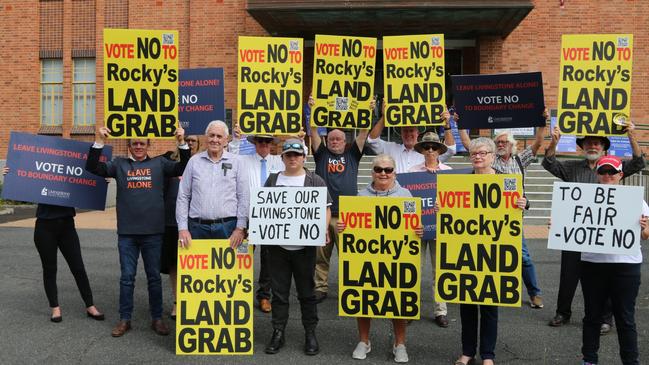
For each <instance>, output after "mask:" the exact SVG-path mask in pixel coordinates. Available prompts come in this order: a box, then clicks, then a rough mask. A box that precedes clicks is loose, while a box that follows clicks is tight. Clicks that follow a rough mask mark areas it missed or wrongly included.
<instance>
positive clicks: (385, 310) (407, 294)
mask: <svg viewBox="0 0 649 365" xmlns="http://www.w3.org/2000/svg"><path fill="white" fill-rule="evenodd" d="M420 207H421V198H376V197H356V196H341V197H340V219H341V220H342V221H343V222H345V224H346V228H345V230H344V231H343V232H342V233H340V234H339V237H338V239H339V241H338V242H339V243H338V245H339V246H338V248H339V250H338V252H339V256H338V257H339V262H340V264H339V265H338V268H339V269H338V286H339V289H340V300H339V302H338V315H339V316H343V317H371V318H404V319H419V307H420V304H419V297H420V286H421V285H420V282H421V277H420V273H419V265H420V251H421V250H420V249H421V245H420V241H419V237H417V235H416V234H415V228H416V227H418V226H420V225H421V208H420Z"/></svg>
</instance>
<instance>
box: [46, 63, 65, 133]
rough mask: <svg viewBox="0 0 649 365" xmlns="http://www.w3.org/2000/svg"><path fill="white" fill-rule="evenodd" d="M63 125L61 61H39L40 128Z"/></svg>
mask: <svg viewBox="0 0 649 365" xmlns="http://www.w3.org/2000/svg"><path fill="white" fill-rule="evenodd" d="M62 124H63V60H61V59H42V60H41V126H48V127H51V126H61V125H62Z"/></svg>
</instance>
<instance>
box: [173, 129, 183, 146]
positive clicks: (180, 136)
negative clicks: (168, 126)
mask: <svg viewBox="0 0 649 365" xmlns="http://www.w3.org/2000/svg"><path fill="white" fill-rule="evenodd" d="M174 135H175V136H176V143H178V145H179V146H182V145H183V144H185V130H184V129H183V127H181V126H180V125H179V126H178V127H177V128H176V132H175V133H174Z"/></svg>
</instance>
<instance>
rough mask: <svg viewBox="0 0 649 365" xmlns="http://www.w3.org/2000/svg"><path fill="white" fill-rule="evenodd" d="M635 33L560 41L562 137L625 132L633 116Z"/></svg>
mask: <svg viewBox="0 0 649 365" xmlns="http://www.w3.org/2000/svg"><path fill="white" fill-rule="evenodd" d="M632 67H633V34H570V35H563V36H562V37H561V71H560V74H559V108H558V111H557V123H558V124H557V125H558V126H559V129H561V133H563V134H577V135H596V136H610V135H620V134H624V126H625V125H627V124H628V123H629V122H630V115H631V71H632Z"/></svg>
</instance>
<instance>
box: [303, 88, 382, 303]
mask: <svg viewBox="0 0 649 365" xmlns="http://www.w3.org/2000/svg"><path fill="white" fill-rule="evenodd" d="M309 104H311V105H313V98H309ZM370 108H371V109H373V108H374V101H372V102H371V105H370ZM368 133H369V130H366V129H365V130H360V131H359V132H358V136H357V137H356V139H355V140H354V142H353V143H351V144H350V145H349V147H347V141H346V136H345V132H344V131H342V130H341V129H331V130H329V133H327V145H326V146H325V144H324V143H323V142H322V138H320V136H319V135H318V131H317V129H316V128H311V148H312V149H313V159H314V160H315V172H316V174H318V176H320V177H321V178H322V179H323V180H324V181H325V183H326V184H327V190H328V191H329V194H330V195H331V197H332V198H333V204H332V205H331V224H330V225H329V237H330V238H331V242H330V244H328V245H325V246H322V247H318V251H317V257H316V267H315V295H316V299H317V301H318V303H320V302H322V301H323V300H324V299H325V298H326V297H327V293H328V290H329V262H330V260H331V254H332V252H333V248H334V246H335V247H336V248H338V234H337V230H336V223H337V222H338V197H339V196H341V195H345V196H356V194H358V186H357V184H356V180H357V179H358V166H359V164H360V161H361V158H362V157H363V148H364V147H365V140H366V139H367V135H368Z"/></svg>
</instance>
